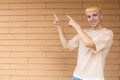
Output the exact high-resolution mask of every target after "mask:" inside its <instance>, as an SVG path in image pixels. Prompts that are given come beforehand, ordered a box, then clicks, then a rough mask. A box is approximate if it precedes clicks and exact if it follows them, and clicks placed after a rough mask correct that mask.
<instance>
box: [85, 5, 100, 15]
mask: <svg viewBox="0 0 120 80" xmlns="http://www.w3.org/2000/svg"><path fill="white" fill-rule="evenodd" d="M91 11H97V12H100V13H101V8H100V7H98V6H90V7H88V8H86V10H85V13H86V14H87V13H88V12H91Z"/></svg>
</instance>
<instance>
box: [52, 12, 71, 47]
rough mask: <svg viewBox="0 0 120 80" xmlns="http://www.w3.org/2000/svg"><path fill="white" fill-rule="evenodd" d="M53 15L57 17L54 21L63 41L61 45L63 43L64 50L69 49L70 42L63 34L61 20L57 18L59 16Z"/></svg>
mask: <svg viewBox="0 0 120 80" xmlns="http://www.w3.org/2000/svg"><path fill="white" fill-rule="evenodd" d="M53 15H54V17H55V20H54V22H53V23H54V25H55V26H56V28H57V30H58V33H59V37H60V41H61V43H62V45H63V47H64V48H69V47H68V40H67V39H66V37H65V35H64V33H63V30H62V25H61V22H60V19H59V18H58V17H57V15H56V14H55V13H54V14H53Z"/></svg>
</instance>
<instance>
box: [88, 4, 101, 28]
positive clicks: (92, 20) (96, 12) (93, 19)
mask: <svg viewBox="0 0 120 80" xmlns="http://www.w3.org/2000/svg"><path fill="white" fill-rule="evenodd" d="M86 15H87V20H88V23H89V24H90V26H91V27H92V28H97V27H99V26H100V25H101V19H102V16H101V10H100V8H99V7H96V6H93V7H89V8H87V9H86Z"/></svg>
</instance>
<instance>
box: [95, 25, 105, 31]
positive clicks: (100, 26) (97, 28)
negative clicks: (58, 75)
mask: <svg viewBox="0 0 120 80" xmlns="http://www.w3.org/2000/svg"><path fill="white" fill-rule="evenodd" d="M102 28H103V27H102V25H101V24H99V25H98V26H96V27H94V28H93V29H94V30H99V29H102Z"/></svg>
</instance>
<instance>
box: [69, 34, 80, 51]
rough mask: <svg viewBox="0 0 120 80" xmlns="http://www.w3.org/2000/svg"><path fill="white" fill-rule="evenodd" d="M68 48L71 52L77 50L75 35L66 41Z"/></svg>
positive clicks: (77, 41)
mask: <svg viewBox="0 0 120 80" xmlns="http://www.w3.org/2000/svg"><path fill="white" fill-rule="evenodd" d="M68 46H69V48H70V49H71V50H72V49H74V48H77V47H78V46H79V37H78V35H75V36H74V37H73V38H72V39H71V40H69V41H68Z"/></svg>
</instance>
